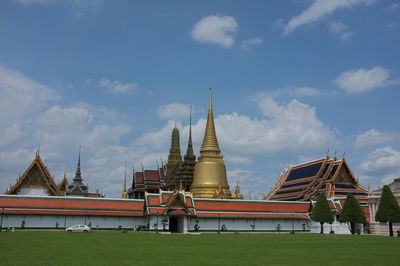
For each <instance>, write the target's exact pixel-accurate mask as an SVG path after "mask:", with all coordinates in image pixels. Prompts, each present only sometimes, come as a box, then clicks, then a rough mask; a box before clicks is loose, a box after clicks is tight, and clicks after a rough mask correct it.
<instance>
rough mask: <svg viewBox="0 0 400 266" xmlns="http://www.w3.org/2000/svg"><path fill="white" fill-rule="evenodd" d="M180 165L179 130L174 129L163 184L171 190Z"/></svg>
mask: <svg viewBox="0 0 400 266" xmlns="http://www.w3.org/2000/svg"><path fill="white" fill-rule="evenodd" d="M181 164H182V155H181V146H180V137H179V129H178V128H177V127H176V125H175V127H174V129H173V130H172V135H171V147H170V149H169V155H168V161H167V165H166V168H167V169H166V173H165V184H166V186H167V187H168V188H170V187H171V188H170V189H172V186H173V182H174V179H175V177H176V176H177V174H178V172H179V169H180V167H181Z"/></svg>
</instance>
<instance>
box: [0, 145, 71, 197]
mask: <svg viewBox="0 0 400 266" xmlns="http://www.w3.org/2000/svg"><path fill="white" fill-rule="evenodd" d="M5 194H7V195H38V196H62V195H64V194H63V193H62V192H60V190H59V189H58V186H57V185H56V183H55V182H54V178H53V177H52V176H51V174H50V172H49V170H48V169H47V167H46V165H45V164H44V163H43V161H42V159H41V158H40V154H39V150H37V151H36V154H35V158H34V159H33V161H32V163H31V164H30V165H29V166H28V168H27V169H26V171H25V172H24V174H23V175H22V176H19V177H18V178H17V181H16V183H15V184H14V185H12V186H10V188H9V189H8V190H6V193H5Z"/></svg>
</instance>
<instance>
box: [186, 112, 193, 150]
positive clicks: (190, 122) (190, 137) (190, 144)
mask: <svg viewBox="0 0 400 266" xmlns="http://www.w3.org/2000/svg"><path fill="white" fill-rule="evenodd" d="M186 156H190V157H193V156H194V152H193V144H192V106H191V105H190V117H189V140H188V147H187V150H186Z"/></svg>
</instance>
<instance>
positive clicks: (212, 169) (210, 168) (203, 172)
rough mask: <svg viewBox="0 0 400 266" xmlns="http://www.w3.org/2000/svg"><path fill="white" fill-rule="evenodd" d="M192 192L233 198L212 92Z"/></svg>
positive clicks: (199, 194)
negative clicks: (218, 133) (220, 141)
mask: <svg viewBox="0 0 400 266" xmlns="http://www.w3.org/2000/svg"><path fill="white" fill-rule="evenodd" d="M191 192H192V194H193V197H195V198H220V197H222V198H231V193H230V192H229V185H228V179H227V177H226V167H225V163H224V159H223V156H222V155H221V150H220V149H219V146H218V141H217V135H216V132H215V126H214V117H213V111H212V94H211V89H210V99H209V104H208V117H207V124H206V129H205V133H204V139H203V144H202V146H201V149H200V157H199V160H198V161H197V163H196V165H195V167H194V174H193V183H192V186H191Z"/></svg>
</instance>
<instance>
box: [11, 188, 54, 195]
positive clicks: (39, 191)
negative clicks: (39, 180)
mask: <svg viewBox="0 0 400 266" xmlns="http://www.w3.org/2000/svg"><path fill="white" fill-rule="evenodd" d="M18 195H25V196H49V193H48V190H47V188H21V189H20V190H19V192H18Z"/></svg>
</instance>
